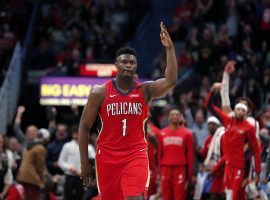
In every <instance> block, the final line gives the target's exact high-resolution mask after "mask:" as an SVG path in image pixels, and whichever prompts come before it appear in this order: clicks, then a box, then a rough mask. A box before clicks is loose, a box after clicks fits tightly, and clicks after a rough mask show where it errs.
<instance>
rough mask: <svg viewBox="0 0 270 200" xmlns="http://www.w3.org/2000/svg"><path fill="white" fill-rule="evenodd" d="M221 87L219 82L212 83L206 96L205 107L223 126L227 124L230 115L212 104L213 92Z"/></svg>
mask: <svg viewBox="0 0 270 200" xmlns="http://www.w3.org/2000/svg"><path fill="white" fill-rule="evenodd" d="M220 87H221V84H220V83H214V84H213V86H212V88H211V91H210V93H209V94H208V97H207V99H206V101H205V104H204V106H205V108H206V109H208V110H209V111H210V112H211V113H212V114H213V115H214V116H215V117H217V118H218V119H219V120H220V121H221V122H222V124H223V125H224V126H227V125H228V123H229V122H230V117H229V116H228V115H227V114H226V113H224V112H223V111H222V110H220V109H219V108H218V107H217V106H216V105H214V98H213V95H214V92H216V91H219V90H220Z"/></svg>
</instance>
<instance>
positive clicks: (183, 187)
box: [158, 108, 195, 200]
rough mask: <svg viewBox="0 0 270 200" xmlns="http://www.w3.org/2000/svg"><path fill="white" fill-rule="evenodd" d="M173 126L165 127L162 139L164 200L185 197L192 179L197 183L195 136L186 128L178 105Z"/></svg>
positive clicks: (161, 165) (170, 115) (161, 164)
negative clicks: (194, 172)
mask: <svg viewBox="0 0 270 200" xmlns="http://www.w3.org/2000/svg"><path fill="white" fill-rule="evenodd" d="M168 119H169V125H168V126H167V127H166V128H164V129H162V130H161V132H160V135H159V137H158V141H159V146H158V149H159V151H158V152H159V165H160V171H161V172H160V174H161V193H162V198H163V200H173V199H175V200H176V199H177V200H179V199H181V200H185V199H186V195H187V186H188V182H192V183H193V182H194V180H195V177H194V174H193V164H194V139H193V135H192V133H191V132H190V131H189V130H188V129H186V128H185V127H184V126H183V125H182V124H181V122H183V114H182V113H181V112H180V111H179V110H178V109H176V108H173V109H172V110H171V111H170V112H169V118H168Z"/></svg>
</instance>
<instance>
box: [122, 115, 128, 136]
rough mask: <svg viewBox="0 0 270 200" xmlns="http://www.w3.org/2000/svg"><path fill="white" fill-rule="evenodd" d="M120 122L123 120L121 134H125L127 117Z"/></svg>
mask: <svg viewBox="0 0 270 200" xmlns="http://www.w3.org/2000/svg"><path fill="white" fill-rule="evenodd" d="M122 122H123V136H125V135H126V132H127V119H123V120H122Z"/></svg>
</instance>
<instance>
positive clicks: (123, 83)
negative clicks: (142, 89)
mask: <svg viewBox="0 0 270 200" xmlns="http://www.w3.org/2000/svg"><path fill="white" fill-rule="evenodd" d="M114 81H115V84H116V87H117V89H119V90H121V91H128V90H130V89H131V88H132V87H133V85H134V80H133V78H131V77H124V76H116V78H115V79H114Z"/></svg>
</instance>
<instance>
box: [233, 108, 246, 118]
mask: <svg viewBox="0 0 270 200" xmlns="http://www.w3.org/2000/svg"><path fill="white" fill-rule="evenodd" d="M234 112H235V118H236V119H243V118H245V117H246V116H247V111H246V110H244V109H242V108H235V109H234Z"/></svg>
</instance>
